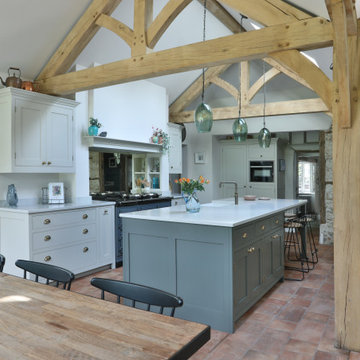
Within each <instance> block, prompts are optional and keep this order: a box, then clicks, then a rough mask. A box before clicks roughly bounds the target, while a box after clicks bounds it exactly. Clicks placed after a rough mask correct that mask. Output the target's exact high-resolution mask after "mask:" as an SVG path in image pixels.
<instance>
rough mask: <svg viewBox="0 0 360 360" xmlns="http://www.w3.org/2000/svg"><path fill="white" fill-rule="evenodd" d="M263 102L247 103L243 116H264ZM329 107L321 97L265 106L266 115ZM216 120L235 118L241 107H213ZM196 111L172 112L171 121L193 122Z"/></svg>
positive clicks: (306, 111)
mask: <svg viewBox="0 0 360 360" xmlns="http://www.w3.org/2000/svg"><path fill="white" fill-rule="evenodd" d="M263 111H264V105H263V104H247V105H244V106H241V117H243V118H252V117H261V116H263ZM327 111H328V108H327V106H326V105H325V104H324V102H323V101H322V100H321V99H302V100H293V101H278V102H275V103H267V104H266V106H265V114H266V116H279V115H292V114H307V113H316V112H327ZM212 112H213V119H214V120H225V119H235V118H237V117H238V116H239V108H238V107H237V106H229V107H223V108H213V109H212ZM194 113H195V111H183V112H180V113H171V114H170V119H169V121H170V122H173V123H179V124H181V123H191V122H194Z"/></svg>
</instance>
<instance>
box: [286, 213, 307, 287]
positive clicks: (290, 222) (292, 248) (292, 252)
mask: <svg viewBox="0 0 360 360" xmlns="http://www.w3.org/2000/svg"><path fill="white" fill-rule="evenodd" d="M298 220H299V219H298V218H297V217H296V215H295V216H294V217H293V218H292V219H289V218H286V219H285V222H284V228H285V232H286V236H285V242H284V257H285V262H286V260H287V261H291V262H299V263H300V267H297V266H289V265H285V269H286V270H293V271H298V272H301V274H302V276H301V278H300V279H297V278H285V280H294V281H302V280H304V278H305V273H308V272H309V271H310V268H309V262H308V258H307V256H306V254H305V252H304V250H305V249H304V248H303V246H302V243H301V235H300V234H299V231H300V229H302V228H303V227H304V225H303V224H302V223H301V222H300V221H298Z"/></svg>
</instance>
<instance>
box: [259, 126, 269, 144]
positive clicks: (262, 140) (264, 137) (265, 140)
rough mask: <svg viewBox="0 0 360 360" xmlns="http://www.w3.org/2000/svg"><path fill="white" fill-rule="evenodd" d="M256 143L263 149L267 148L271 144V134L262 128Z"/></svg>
mask: <svg viewBox="0 0 360 360" xmlns="http://www.w3.org/2000/svg"><path fill="white" fill-rule="evenodd" d="M258 142H259V145H260V147H262V148H263V149H265V148H268V147H269V146H270V143H271V132H270V131H269V130H268V129H267V128H265V127H264V128H262V129H261V130H260V132H259V135H258Z"/></svg>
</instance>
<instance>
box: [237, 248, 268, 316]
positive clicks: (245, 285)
mask: <svg viewBox="0 0 360 360" xmlns="http://www.w3.org/2000/svg"><path fill="white" fill-rule="evenodd" d="M261 251H262V241H256V242H253V243H250V244H248V245H247V246H246V247H242V248H240V249H238V250H235V252H234V254H233V294H234V320H236V319H238V318H239V317H240V316H241V315H242V314H243V313H244V312H245V311H246V310H247V309H248V308H249V306H250V303H251V301H252V300H253V299H254V298H256V297H257V296H258V295H259V293H260V292H261V284H262V276H261V266H262V265H261Z"/></svg>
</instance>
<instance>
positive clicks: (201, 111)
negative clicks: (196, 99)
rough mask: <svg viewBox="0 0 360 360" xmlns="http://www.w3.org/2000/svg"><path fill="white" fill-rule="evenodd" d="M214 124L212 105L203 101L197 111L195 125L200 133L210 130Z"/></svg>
mask: <svg viewBox="0 0 360 360" xmlns="http://www.w3.org/2000/svg"><path fill="white" fill-rule="evenodd" d="M212 124H213V114H212V111H211V107H210V106H209V105H207V104H204V103H201V104H200V105H199V106H198V107H197V109H196V111H195V125H196V129H197V131H198V132H199V133H205V132H210V131H211V128H212Z"/></svg>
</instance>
